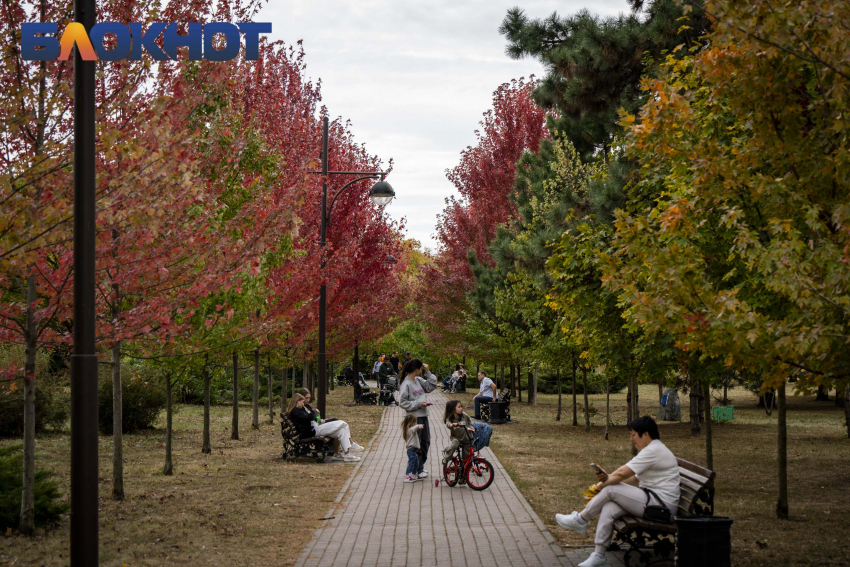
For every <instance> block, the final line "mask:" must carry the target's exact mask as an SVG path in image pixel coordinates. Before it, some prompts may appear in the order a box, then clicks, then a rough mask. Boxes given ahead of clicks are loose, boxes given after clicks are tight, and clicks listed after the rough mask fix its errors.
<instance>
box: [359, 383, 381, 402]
mask: <svg viewBox="0 0 850 567" xmlns="http://www.w3.org/2000/svg"><path fill="white" fill-rule="evenodd" d="M354 403H356V404H367V405H373V406H374V405H377V404H378V394H377V393H376V392H370V391H369V388H364V387H363V386H361V385H360V382H355V383H354Z"/></svg>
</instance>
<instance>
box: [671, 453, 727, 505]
mask: <svg viewBox="0 0 850 567" xmlns="http://www.w3.org/2000/svg"><path fill="white" fill-rule="evenodd" d="M676 460H677V461H678V462H679V490H680V491H681V495H680V497H679V510H678V513H677V515H679V516H713V515H714V477H715V476H717V473H715V472H714V471H712V470H708V469H706V468H703V467H701V466H699V465H697V464H694V463H692V462H690V461H686V460H684V459H678V458H677V459H676Z"/></svg>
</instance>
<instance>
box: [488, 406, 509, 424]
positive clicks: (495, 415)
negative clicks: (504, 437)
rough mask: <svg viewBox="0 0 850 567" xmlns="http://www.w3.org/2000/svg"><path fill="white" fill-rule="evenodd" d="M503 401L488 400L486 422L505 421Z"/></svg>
mask: <svg viewBox="0 0 850 567" xmlns="http://www.w3.org/2000/svg"><path fill="white" fill-rule="evenodd" d="M505 405H506V404H505V402H490V419H489V421H488V422H487V423H507V422H508V420H507V419H506V418H505Z"/></svg>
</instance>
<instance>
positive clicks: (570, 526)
mask: <svg viewBox="0 0 850 567" xmlns="http://www.w3.org/2000/svg"><path fill="white" fill-rule="evenodd" d="M555 521H556V522H558V525H559V526H561V527H562V528H564V529H565V530H573V531H574V532H578V533H580V534H583V533H585V532H586V531H587V522H583V521H582V520H580V519H579V517H578V512H573V513H572V514H569V515H568V514H555ZM588 565H596V563H592V564H591V563H588ZM600 565H605V563H600Z"/></svg>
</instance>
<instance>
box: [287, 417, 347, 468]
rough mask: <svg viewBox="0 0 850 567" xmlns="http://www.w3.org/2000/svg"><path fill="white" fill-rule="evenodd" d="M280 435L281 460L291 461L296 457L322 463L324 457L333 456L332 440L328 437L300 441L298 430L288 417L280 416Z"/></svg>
mask: <svg viewBox="0 0 850 567" xmlns="http://www.w3.org/2000/svg"><path fill="white" fill-rule="evenodd" d="M280 434H281V436H282V437H283V458H284V460H287V461H291V460H293V459H297V458H298V457H308V458H310V459H315V461H316V462H317V463H321V462H324V460H325V457H328V456H330V455H333V453H334V447H333V440H332V439H331V438H330V437H309V438H307V439H301V438H300V437H299V436H298V430H297V429H295V424H294V423H293V422H292V420H291V419H290V418H289V416H288V415H286V414H283V415H281V416H280Z"/></svg>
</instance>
